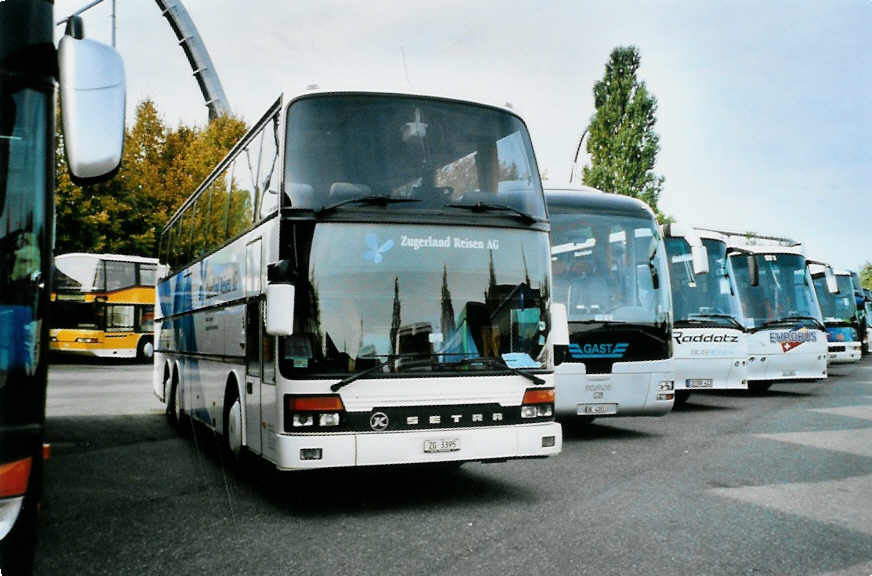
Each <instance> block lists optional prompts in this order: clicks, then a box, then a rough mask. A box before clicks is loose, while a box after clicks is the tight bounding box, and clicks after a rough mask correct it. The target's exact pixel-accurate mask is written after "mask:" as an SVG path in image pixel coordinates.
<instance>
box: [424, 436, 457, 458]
mask: <svg viewBox="0 0 872 576" xmlns="http://www.w3.org/2000/svg"><path fill="white" fill-rule="evenodd" d="M459 450H460V438H439V439H437V440H424V453H425V454H436V453H439V452H458V451H459Z"/></svg>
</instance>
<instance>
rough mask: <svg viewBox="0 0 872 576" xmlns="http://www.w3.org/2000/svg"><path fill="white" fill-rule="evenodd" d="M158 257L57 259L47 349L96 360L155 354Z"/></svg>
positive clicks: (71, 256)
mask: <svg viewBox="0 0 872 576" xmlns="http://www.w3.org/2000/svg"><path fill="white" fill-rule="evenodd" d="M156 273H157V259H156V258H142V257H140V256H122V255H117V254H83V253H72V254H63V255H61V256H56V257H55V261H54V275H53V278H54V279H53V286H52V293H51V305H52V314H51V322H52V324H51V331H50V342H49V348H50V349H51V350H52V351H55V352H62V353H69V354H77V355H82V356H93V357H99V358H137V359H139V360H142V361H151V359H152V356H153V355H154V337H153V331H154V294H155V292H154V287H155V278H156Z"/></svg>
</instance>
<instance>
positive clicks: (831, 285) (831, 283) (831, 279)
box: [824, 266, 839, 294]
mask: <svg viewBox="0 0 872 576" xmlns="http://www.w3.org/2000/svg"><path fill="white" fill-rule="evenodd" d="M824 278H825V279H826V281H827V290H828V291H829V293H830V294H838V293H839V281H838V280H837V279H836V275H835V274H833V269H832V268H830V267H829V266H825V267H824Z"/></svg>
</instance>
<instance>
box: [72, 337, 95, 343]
mask: <svg viewBox="0 0 872 576" xmlns="http://www.w3.org/2000/svg"><path fill="white" fill-rule="evenodd" d="M76 342H80V343H82V344H96V343H97V342H98V340H97V339H96V338H76Z"/></svg>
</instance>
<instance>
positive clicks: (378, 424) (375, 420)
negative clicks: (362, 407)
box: [369, 412, 388, 432]
mask: <svg viewBox="0 0 872 576" xmlns="http://www.w3.org/2000/svg"><path fill="white" fill-rule="evenodd" d="M369 427H370V428H372V429H373V430H375V431H377V432H381V431H382V430H387V429H388V415H387V414H385V413H384V412H374V413H373V415H372V416H370V417H369Z"/></svg>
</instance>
